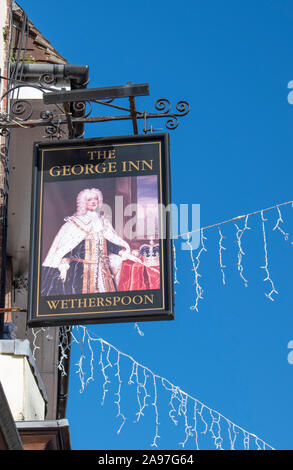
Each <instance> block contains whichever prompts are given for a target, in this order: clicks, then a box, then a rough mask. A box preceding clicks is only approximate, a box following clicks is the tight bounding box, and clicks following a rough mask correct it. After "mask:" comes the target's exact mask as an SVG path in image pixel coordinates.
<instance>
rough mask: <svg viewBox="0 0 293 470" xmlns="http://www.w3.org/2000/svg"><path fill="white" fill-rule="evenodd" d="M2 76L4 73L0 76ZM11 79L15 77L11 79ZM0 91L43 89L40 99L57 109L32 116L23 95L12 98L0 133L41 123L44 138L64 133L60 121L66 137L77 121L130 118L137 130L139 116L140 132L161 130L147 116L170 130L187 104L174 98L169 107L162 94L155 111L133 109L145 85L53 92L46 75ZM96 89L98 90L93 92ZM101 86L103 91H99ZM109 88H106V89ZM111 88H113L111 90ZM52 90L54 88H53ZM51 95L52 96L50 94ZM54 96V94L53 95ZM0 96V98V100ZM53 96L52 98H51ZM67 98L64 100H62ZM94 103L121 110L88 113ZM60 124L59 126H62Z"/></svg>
mask: <svg viewBox="0 0 293 470" xmlns="http://www.w3.org/2000/svg"><path fill="white" fill-rule="evenodd" d="M2 78H5V77H2ZM14 82H15V81H14ZM16 82H17V83H16V84H14V86H13V87H11V88H10V89H9V90H8V91H7V92H5V93H4V95H3V96H2V97H1V100H3V99H4V98H5V97H6V96H7V95H9V93H11V92H12V91H13V90H16V89H18V88H21V87H33V88H37V89H39V90H41V91H42V92H43V94H44V95H43V96H44V98H43V101H44V103H50V104H53V103H54V104H55V106H56V109H57V112H55V113H53V112H52V111H51V110H49V109H44V110H43V111H42V112H41V113H40V117H39V118H38V119H32V115H33V104H32V102H31V101H30V100H27V99H16V100H14V101H13V103H12V104H11V106H10V110H9V113H0V135H2V136H6V135H8V134H9V133H10V132H11V129H13V128H17V127H22V128H33V127H39V126H43V127H44V129H45V136H44V137H48V138H61V137H63V136H64V125H65V126H67V129H68V137H69V138H72V137H74V132H73V130H74V127H75V126H76V125H79V124H82V125H84V124H90V123H98V122H113V121H123V120H131V121H132V126H133V132H134V134H138V133H139V130H138V121H139V120H143V122H144V127H143V129H142V132H144V133H145V134H147V133H154V132H157V131H162V130H163V129H162V128H160V129H155V128H153V126H152V125H149V127H148V122H149V120H153V119H161V120H164V121H165V123H164V124H165V127H166V128H167V129H168V130H174V129H176V128H177V127H178V125H179V119H180V118H181V117H183V116H186V115H187V114H188V113H189V111H190V105H189V103H188V102H187V101H185V100H181V101H178V102H177V103H176V105H175V110H172V106H171V103H170V101H169V100H168V99H166V98H160V99H158V100H157V101H156V102H155V104H154V108H155V111H156V112H148V111H138V110H137V109H136V103H135V96H142V95H147V94H148V85H147V84H142V85H133V84H132V83H128V84H127V85H125V86H121V87H107V88H100V89H99V88H98V89H86V90H78V92H77V91H76V90H73V92H72V94H71V93H70V92H69V91H68V92H66V91H64V90H63V92H62V91H61V92H58V93H56V89H54V88H53V87H52V86H51V83H52V81H51V80H49V79H48V77H46V80H45V79H44V77H42V80H41V81H40V83H39V84H35V83H28V82H21V81H16ZM97 90H98V92H97ZM101 90H103V93H101ZM109 90H110V91H109ZM113 90H114V91H113ZM54 91H55V92H54ZM111 93H112V95H113V96H114V97H113V98H110V99H95V98H94V96H107V97H109V96H110V97H111V96H112V95H111ZM54 97H55V98H54ZM56 97H57V98H56ZM83 97H84V98H88V99H85V100H83V99H82V100H80V101H73V98H74V99H76V98H83ZM117 98H128V100H129V107H123V106H119V105H117V104H114V103H113V101H114V100H116V99H117ZM1 100H0V101H1ZM54 100H55V101H54ZM62 100H67V101H62ZM94 105H101V106H103V107H107V108H112V109H115V110H118V111H123V112H124V113H125V114H118V115H110V116H102V115H98V116H91V114H92V112H93V106H94ZM62 128H63V129H62Z"/></svg>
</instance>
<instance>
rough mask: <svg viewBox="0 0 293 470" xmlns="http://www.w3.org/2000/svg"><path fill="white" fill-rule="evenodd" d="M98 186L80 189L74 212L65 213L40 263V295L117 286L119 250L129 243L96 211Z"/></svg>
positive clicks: (122, 251)
mask: <svg viewBox="0 0 293 470" xmlns="http://www.w3.org/2000/svg"><path fill="white" fill-rule="evenodd" d="M102 204H103V196H102V193H101V191H100V190H99V189H96V188H92V189H84V190H82V191H81V192H80V193H79V194H78V196H77V200H76V206H77V207H76V212H75V214H74V215H72V216H71V217H66V218H65V219H64V220H65V224H64V225H62V227H61V228H60V230H59V232H58V233H57V235H56V237H55V239H54V241H53V243H52V245H51V247H50V249H49V252H48V254H47V256H46V258H45V260H44V262H43V265H42V289H41V290H42V292H41V295H43V296H49V295H68V294H86V293H98V292H114V291H116V290H117V286H118V282H119V275H120V269H121V264H122V256H121V255H122V254H123V255H124V256H123V258H125V255H126V256H127V254H128V253H129V254H130V247H129V245H128V243H126V242H125V241H124V240H123V239H122V238H121V237H120V236H119V235H118V234H117V233H116V232H115V230H114V229H113V227H112V225H111V223H110V222H109V221H108V220H107V219H106V218H105V217H104V216H101V215H100V210H101V207H102Z"/></svg>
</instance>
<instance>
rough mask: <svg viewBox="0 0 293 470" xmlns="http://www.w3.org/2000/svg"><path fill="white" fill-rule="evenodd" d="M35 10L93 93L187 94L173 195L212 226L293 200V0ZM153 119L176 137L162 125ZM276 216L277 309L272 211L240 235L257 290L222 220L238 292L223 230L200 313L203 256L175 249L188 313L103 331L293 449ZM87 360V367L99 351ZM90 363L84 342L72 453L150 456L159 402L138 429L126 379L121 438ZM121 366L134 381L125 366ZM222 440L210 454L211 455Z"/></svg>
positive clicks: (211, 242) (292, 212) (167, 431)
mask: <svg viewBox="0 0 293 470" xmlns="http://www.w3.org/2000/svg"><path fill="white" fill-rule="evenodd" d="M21 6H22V7H23V8H24V9H25V10H26V12H27V14H28V16H29V18H30V19H31V20H32V21H33V22H34V24H35V25H36V27H37V28H38V29H40V31H41V32H42V33H43V34H44V35H45V36H46V37H47V38H48V39H49V40H50V41H51V42H52V44H53V45H54V47H56V49H57V50H58V51H59V53H60V54H62V55H63V56H64V57H66V59H67V60H68V61H69V62H70V63H73V64H85V65H89V67H90V84H89V86H90V87H98V86H111V85H122V84H126V83H127V82H128V81H132V82H133V83H145V82H147V83H149V85H150V96H149V97H145V98H138V99H137V100H136V106H137V109H139V110H144V109H146V110H147V111H150V112H152V111H154V103H155V101H156V100H157V99H158V98H168V99H169V100H170V101H171V103H172V105H173V106H175V104H176V102H177V101H178V100H180V99H186V100H187V101H188V102H189V103H190V106H191V112H190V113H189V115H188V116H186V117H184V118H182V119H181V120H180V124H179V127H178V128H177V129H176V130H174V131H170V134H171V167H172V201H173V202H174V203H177V204H186V203H188V204H200V216H201V226H202V227H205V226H207V225H210V224H214V223H217V222H221V221H224V220H227V219H230V218H232V217H235V216H237V215H242V214H246V213H250V212H253V211H257V210H260V209H263V208H266V207H270V206H273V205H275V204H278V203H283V202H286V201H290V200H292V199H293V197H292V149H293V107H292V106H291V105H290V104H289V103H288V100H287V95H288V92H289V90H288V88H287V85H288V82H289V81H290V80H292V79H293V65H292V60H291V55H292V51H291V49H292V48H291V44H292V42H293V29H292V21H293V6H292V3H291V2H290V1H289V0H287V1H286V0H282V1H281V0H278V1H277V0H259V1H258V2H255V1H254V0H247V1H246V2H235V1H232V0H226V1H225V2H218V1H216V0H213V1H206V0H205V1H203V0H202V1H198V0H183V1H182V2H175V1H173V0H168V1H165V0H160V1H159V2H158V1H154V0H149V1H148V2H135V1H132V0H126V1H125V2H120V1H119V2H118V1H117V0H112V1H111V2H105V1H99V2H96V1H94V0H87V1H86V2H83V3H80V2H74V1H72V0H70V1H69V0H63V1H62V2H60V1H59V2H57V1H56V0H51V2H50V8H49V9H47V10H46V13H45V14H44V13H43V11H44V10H41V8H40V5H39V2H36V1H29V0H28V1H23V2H21ZM100 112H101V113H102V112H104V110H103V109H102V110H101V111H100ZM152 125H153V126H154V127H159V128H163V127H164V122H159V121H153V122H152ZM140 126H141V124H140ZM140 132H142V126H141V127H140ZM131 133H132V126H131V122H122V123H121V122H120V123H115V124H113V123H107V124H89V125H88V127H87V130H86V137H97V136H108V135H121V134H125V135H127V134H131ZM281 211H282V215H283V220H284V227H285V231H286V232H289V233H290V234H292V235H293V223H292V220H293V209H292V207H291V205H288V206H284V207H282V208H281ZM265 216H266V218H267V219H268V220H267V222H266V238H267V248H268V256H269V268H270V274H271V277H272V279H273V280H274V283H275V285H276V290H277V291H278V295H276V296H275V301H274V302H271V301H270V300H268V299H267V297H266V296H265V292H268V291H269V285H268V282H263V279H264V278H265V272H264V270H263V269H260V266H263V265H264V243H263V233H262V224H261V217H260V215H259V214H258V215H255V216H251V217H250V218H249V223H248V225H249V226H250V227H251V230H250V231H248V232H246V233H245V234H244V235H243V239H242V241H243V250H244V252H245V255H244V256H243V267H244V274H245V276H246V278H247V280H248V287H247V288H245V286H244V283H243V281H242V279H241V278H240V276H239V272H238V270H237V266H236V263H237V255H238V251H237V243H236V242H235V241H236V227H235V226H234V225H233V224H227V225H224V226H223V227H222V233H223V235H224V236H225V237H226V238H225V239H224V241H223V244H224V246H225V247H226V250H225V252H224V253H223V256H224V257H225V258H224V262H225V265H226V266H227V268H226V270H225V273H226V281H227V282H226V285H225V286H224V285H223V284H222V281H221V271H220V268H219V251H218V242H219V233H218V230H217V228H216V229H209V230H207V231H206V232H205V236H206V237H207V240H206V247H207V252H205V253H203V254H202V257H201V265H200V273H201V276H202V277H201V278H200V282H201V285H202V287H203V289H204V294H203V297H204V298H203V300H201V301H200V304H199V311H198V312H196V311H195V310H190V306H191V305H193V304H194V301H195V286H194V285H193V273H192V270H191V268H192V264H191V259H190V253H189V252H188V251H183V250H181V249H180V242H177V243H176V252H177V265H178V280H179V282H180V284H179V285H177V286H176V299H175V320H174V321H172V322H151V323H144V324H140V328H141V330H142V331H143V333H144V336H140V335H139V334H138V333H137V331H136V330H135V329H134V327H133V324H113V325H96V326H91V327H89V330H90V331H91V332H92V334H93V335H97V336H98V337H102V338H104V339H105V340H106V341H108V342H109V343H111V344H112V345H114V346H115V347H116V348H118V349H119V350H120V351H122V352H123V353H126V354H128V355H130V356H132V357H133V358H135V359H136V360H137V361H138V362H139V363H141V364H143V365H145V366H146V367H148V368H149V369H150V370H151V371H153V372H154V373H156V374H158V375H160V376H161V377H165V378H166V379H168V380H170V382H172V383H173V384H175V385H178V386H179V387H180V388H181V390H183V391H185V392H186V393H188V394H189V395H190V396H192V397H194V398H197V399H198V400H200V401H201V402H203V403H205V404H206V405H208V406H209V407H210V408H212V409H214V410H217V411H219V412H220V413H222V414H223V415H224V416H226V417H228V418H229V419H231V421H233V422H234V423H236V424H238V425H239V426H241V427H242V428H244V429H245V430H247V431H249V432H251V433H254V434H256V435H257V436H259V437H261V438H262V439H263V440H264V441H266V442H267V443H269V444H270V445H271V446H273V447H275V448H278V449H293V437H292V422H293V407H292V386H293V365H291V364H289V362H288V353H289V349H288V347H287V345H288V343H289V341H290V340H292V339H293V329H292V300H291V299H292V296H291V292H292V250H293V246H292V244H291V241H293V236H291V237H289V240H288V241H285V240H284V238H283V237H282V234H281V233H280V232H279V231H277V230H275V231H273V230H272V229H273V227H274V226H275V224H276V221H277V218H278V213H277V211H276V210H273V211H270V212H267V213H265ZM242 226H243V221H240V222H239V227H242ZM196 255H197V252H196V251H195V252H194V256H196ZM86 356H87V357H86V360H87V361H88V359H89V357H90V355H89V352H87V354H86ZM79 357H80V350H79V348H78V347H77V346H74V348H73V352H72V360H71V368H72V370H71V376H70V397H69V402H68V419H69V422H70V428H71V439H72V446H73V449H96V450H98V449H149V448H150V444H151V443H152V441H153V436H154V419H155V417H154V413H153V412H154V407H152V406H151V405H150V406H149V407H148V413H146V415H145V417H142V419H141V420H140V422H139V423H136V424H135V423H133V421H134V420H135V411H137V410H136V409H135V407H136V405H137V401H136V393H135V386H133V387H132V386H128V387H127V381H126V383H125V387H124V388H123V390H122V393H121V406H122V404H123V407H124V408H123V410H124V411H125V414H127V421H126V423H125V425H124V427H123V429H122V431H121V433H120V435H117V432H116V431H117V429H118V428H119V425H120V424H121V421H119V419H120V418H116V415H117V405H115V403H114V401H115V400H117V396H116V397H115V395H114V394H113V393H112V392H111V391H109V393H108V396H107V398H106V400H105V404H104V405H103V406H101V398H102V394H103V377H102V375H101V373H100V372H99V364H98V362H99V361H98V356H97V361H96V363H95V368H96V371H97V372H96V378H95V381H93V382H90V383H89V385H88V386H87V387H86V389H85V390H84V392H83V393H80V382H79V379H78V375H77V374H75V370H76V368H75V364H76V363H77V361H78V360H79ZM87 367H88V366H87ZM121 370H122V371H123V372H125V374H127V371H126V365H125V366H124V365H123V364H122V363H121ZM114 380H115V379H114V378H113V381H114ZM159 411H160V423H161V427H160V433H159V434H160V436H161V438H160V439H158V445H160V446H161V447H160V448H162V449H178V448H180V446H179V445H178V442H182V440H184V428H182V426H181V427H180V424H179V426H177V427H176V426H174V425H173V423H172V421H171V420H170V417H169V415H168V412H169V411H168V400H167V398H166V397H164V396H162V397H160V404H159ZM180 419H181V420H182V415H181V418H180ZM181 425H182V422H181ZM180 433H181V434H180ZM182 433H183V434H182ZM211 441H212V440H211V439H210V440H209V441H208V440H207V442H205V443H204V446H205V447H206V448H209V446H211ZM192 442H193V444H194V438H191V439H190V442H189V443H188V444H189V445H190V448H191V447H192Z"/></svg>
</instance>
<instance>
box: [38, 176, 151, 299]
mask: <svg viewBox="0 0 293 470" xmlns="http://www.w3.org/2000/svg"><path fill="white" fill-rule="evenodd" d="M44 194H45V197H44V201H45V202H44V208H43V230H42V232H43V240H42V267H41V292H40V293H41V296H42V297H50V296H64V295H75V294H101V293H108V292H125V291H141V290H148V289H160V245H159V239H158V237H159V218H158V212H159V211H158V182H157V176H156V175H149V176H138V177H116V178H107V179H104V180H100V181H99V184H97V182H89V181H82V180H78V181H70V182H64V181H63V182H62V183H60V182H59V183H58V182H56V183H55V182H48V183H45V186H44Z"/></svg>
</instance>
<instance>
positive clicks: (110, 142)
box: [28, 134, 174, 326]
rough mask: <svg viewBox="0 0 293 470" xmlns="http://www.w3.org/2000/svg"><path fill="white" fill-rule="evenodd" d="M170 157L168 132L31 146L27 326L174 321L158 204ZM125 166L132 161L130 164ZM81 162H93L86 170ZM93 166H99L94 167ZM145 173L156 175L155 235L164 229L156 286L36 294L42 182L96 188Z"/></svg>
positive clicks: (165, 194) (164, 196)
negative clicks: (140, 288) (90, 291)
mask: <svg viewBox="0 0 293 470" xmlns="http://www.w3.org/2000/svg"><path fill="white" fill-rule="evenodd" d="M98 151H100V153H99V160H96V156H97V152H98ZM104 151H106V152H107V153H108V155H111V151H112V152H113V153H114V152H115V160H114V159H109V160H107V159H106V158H103V155H106V153H105V154H104V153H103V152H104ZM90 152H95V153H90ZM109 152H110V153H109ZM169 158H170V157H169V135H168V134H156V135H146V136H123V137H107V138H104V137H103V138H95V139H83V140H67V141H58V142H52V143H44V142H38V143H35V144H34V161H33V189H32V191H33V192H32V211H31V250H30V276H29V321H28V324H29V325H30V326H37V325H38V326H55V325H56V326H58V325H66V324H87V323H111V322H113V323H114V322H125V321H131V322H135V321H146V320H171V319H173V318H174V313H173V273H172V245H171V243H172V242H171V239H170V233H169V230H170V220H169V217H170V214H169V212H168V211H167V212H166V216H167V218H168V220H166V221H165V220H163V218H164V213H163V211H162V210H161V208H162V206H161V205H163V206H165V207H166V206H168V204H170V161H169ZM138 161H139V162H143V161H144V162H147V163H148V162H150V161H152V164H151V165H150V164H149V165H148V164H147V163H146V164H145V165H138V164H137V162H138ZM111 162H112V163H111ZM113 162H115V163H113ZM129 162H134V163H135V165H131V163H129ZM86 163H87V164H89V163H91V164H92V166H91V167H90V168H91V171H89V166H86ZM98 164H99V166H96V165H98ZM109 164H110V166H109ZM105 167H106V170H105ZM148 175H156V176H157V181H158V203H159V214H158V215H159V233H161V231H162V227H163V226H164V230H165V231H166V236H165V237H164V238H163V239H160V241H159V247H160V288H159V289H147V290H129V291H125V292H121V291H118V292H101V293H87V294H70V295H57V296H56V295H54V296H42V295H41V291H40V285H41V273H42V256H43V253H42V251H43V248H42V247H43V245H44V242H45V238H46V236H47V235H46V233H43V230H44V226H46V225H45V224H44V223H45V222H46V220H44V207H45V204H46V191H45V190H44V188H45V187H46V184H47V183H50V184H51V183H56V181H58V184H59V185H62V184H63V182H64V187H65V185H67V186H68V184H70V182H72V184H79V183H80V184H82V185H83V186H84V187H86V186H91V187H93V186H96V187H97V188H99V184H101V182H102V180H103V181H105V178H116V177H121V176H124V177H125V176H129V177H137V176H148ZM111 181H113V180H111ZM50 184H49V185H47V186H50ZM67 215H70V214H67ZM114 228H115V227H114ZM52 305H53V307H54V308H52Z"/></svg>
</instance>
